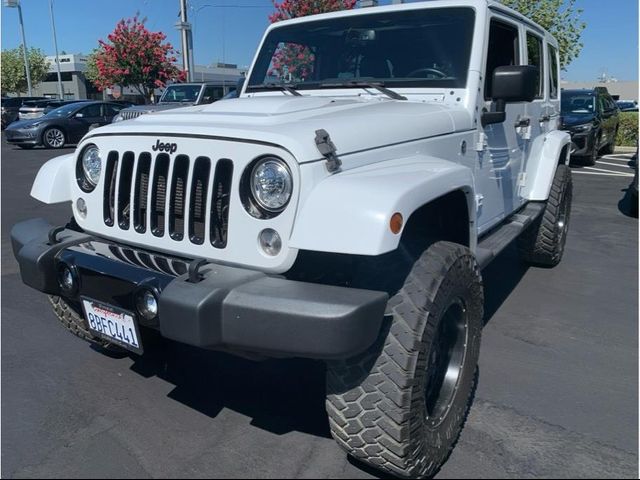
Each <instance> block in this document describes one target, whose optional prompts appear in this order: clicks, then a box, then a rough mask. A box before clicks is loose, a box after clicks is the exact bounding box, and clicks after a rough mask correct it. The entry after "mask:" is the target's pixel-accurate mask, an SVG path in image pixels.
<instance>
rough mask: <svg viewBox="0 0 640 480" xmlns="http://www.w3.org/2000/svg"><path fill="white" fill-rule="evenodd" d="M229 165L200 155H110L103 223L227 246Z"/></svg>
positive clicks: (106, 170)
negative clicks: (192, 156)
mask: <svg viewBox="0 0 640 480" xmlns="http://www.w3.org/2000/svg"><path fill="white" fill-rule="evenodd" d="M232 176H233V163H232V161H231V160H228V159H220V160H217V161H215V160H211V159H210V158H209V157H204V156H199V157H197V158H195V159H194V160H192V159H191V158H189V156H187V155H177V156H176V157H175V158H174V159H173V160H172V159H171V158H170V156H169V155H168V154H166V153H159V154H157V155H155V159H154V158H153V155H152V154H151V153H150V152H143V153H141V154H139V155H138V157H137V159H136V156H135V154H134V153H133V152H123V153H120V152H116V151H111V152H109V154H108V155H107V161H106V165H105V181H104V197H103V202H104V206H103V214H104V223H105V225H107V226H109V227H112V226H117V227H118V228H120V229H122V230H129V229H130V228H133V229H134V230H135V231H136V232H137V233H140V234H151V235H154V236H156V237H164V236H165V235H168V236H169V237H170V238H171V239H173V240H175V241H179V242H180V241H189V242H191V243H193V244H196V245H202V244H204V243H205V241H206V239H207V232H208V233H209V241H210V242H211V245H212V246H213V247H215V248H225V247H226V246H227V232H228V229H229V225H228V221H229V203H230V190H231V180H232Z"/></svg>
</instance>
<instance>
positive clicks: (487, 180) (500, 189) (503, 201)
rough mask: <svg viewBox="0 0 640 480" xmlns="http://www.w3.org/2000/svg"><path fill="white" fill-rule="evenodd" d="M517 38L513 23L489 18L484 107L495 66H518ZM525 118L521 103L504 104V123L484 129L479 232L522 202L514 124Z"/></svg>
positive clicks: (522, 142)
mask: <svg viewBox="0 0 640 480" xmlns="http://www.w3.org/2000/svg"><path fill="white" fill-rule="evenodd" d="M520 58H521V53H520V36H519V29H518V26H517V25H516V24H512V23H510V22H508V21H507V20H502V19H497V18H493V19H492V20H491V24H490V30H489V44H488V48H487V63H486V70H485V75H484V77H485V89H484V97H485V108H486V109H487V110H488V111H490V110H491V108H492V106H493V102H492V99H491V88H492V80H493V72H494V70H495V69H496V68H497V67H501V66H506V65H519V64H520ZM524 116H525V104H524V103H507V105H506V120H505V121H504V122H503V123H496V124H491V125H487V126H486V127H485V128H484V134H485V135H486V142H487V149H486V150H485V152H484V154H483V155H481V156H480V159H479V166H478V170H479V171H478V172H477V176H476V181H477V183H478V185H477V186H478V187H479V188H478V190H479V191H480V192H481V198H478V199H477V201H478V203H479V209H478V225H479V230H480V232H483V231H485V230H487V229H488V228H490V227H491V226H492V225H494V224H495V223H496V222H498V221H499V220H501V219H502V218H504V217H506V216H507V215H509V214H510V213H511V212H513V211H514V210H516V209H517V208H518V207H519V206H520V205H521V203H522V201H521V197H520V196H519V192H518V190H519V189H518V177H519V175H520V172H521V170H522V165H523V157H524V152H525V150H526V138H525V135H524V134H523V132H522V131H521V129H520V128H518V126H517V125H518V124H519V123H520V122H521V121H522V120H523V118H524Z"/></svg>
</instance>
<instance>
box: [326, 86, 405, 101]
mask: <svg viewBox="0 0 640 480" xmlns="http://www.w3.org/2000/svg"><path fill="white" fill-rule="evenodd" d="M320 87H321V88H373V89H374V90H377V91H379V92H380V93H383V94H385V95H386V96H387V97H389V98H391V99H393V100H406V99H407V97H405V96H404V95H400V94H399V93H398V92H394V91H393V90H390V89H388V88H386V87H385V86H384V83H382V82H360V81H357V82H355V81H354V82H338V83H322V84H320Z"/></svg>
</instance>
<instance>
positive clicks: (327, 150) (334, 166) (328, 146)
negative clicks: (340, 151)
mask: <svg viewBox="0 0 640 480" xmlns="http://www.w3.org/2000/svg"><path fill="white" fill-rule="evenodd" d="M316 146H317V147H318V151H319V152H320V153H321V154H322V156H323V157H324V158H326V159H327V170H329V172H331V173H334V172H337V171H338V170H340V167H341V166H342V160H340V159H339V158H338V155H337V154H336V146H335V145H334V144H333V142H332V141H331V136H330V135H329V133H328V132H327V131H326V130H316Z"/></svg>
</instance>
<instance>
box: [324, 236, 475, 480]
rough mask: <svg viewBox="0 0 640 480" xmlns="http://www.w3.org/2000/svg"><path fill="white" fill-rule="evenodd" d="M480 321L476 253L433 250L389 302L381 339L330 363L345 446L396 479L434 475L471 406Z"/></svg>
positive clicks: (335, 429)
mask: <svg viewBox="0 0 640 480" xmlns="http://www.w3.org/2000/svg"><path fill="white" fill-rule="evenodd" d="M399 254H400V253H399ZM395 267H396V264H395V262H394V261H393V258H392V257H388V261H384V262H382V264H381V265H380V268H379V271H378V275H377V276H372V277H371V278H378V279H381V281H382V282H384V281H385V278H386V277H388V276H391V275H393V274H394V273H395V271H396V268H395ZM482 318H483V290H482V280H481V276H480V272H479V270H478V266H477V263H476V260H475V258H474V256H473V254H472V253H471V251H470V250H469V249H467V248H466V247H463V246H461V245H457V244H454V243H449V242H437V243H434V244H432V245H431V246H430V247H428V248H427V249H426V250H425V251H424V252H423V253H422V254H421V255H419V256H418V258H417V260H416V261H415V262H413V263H412V265H410V267H409V272H408V275H406V278H405V279H404V281H403V283H402V285H401V286H400V288H399V289H398V290H397V291H396V292H395V294H394V295H393V296H392V297H391V299H390V300H389V303H388V305H387V312H386V316H385V327H384V328H383V329H382V331H381V333H380V336H379V338H378V341H377V342H376V343H375V344H374V345H373V346H372V347H370V348H369V349H368V350H367V351H366V352H364V353H363V354H361V355H359V356H357V357H355V358H352V359H349V360H345V361H338V362H330V363H329V364H328V373H327V402H326V406H327V412H328V414H329V423H330V426H331V433H332V435H333V437H334V438H335V440H336V441H337V442H338V444H339V445H340V446H341V447H342V448H343V449H344V450H346V451H347V453H348V454H349V455H352V456H353V457H355V458H357V459H358V460H360V461H363V462H365V463H367V464H369V465H371V466H373V467H376V468H378V469H381V470H383V471H385V472H387V473H390V474H393V475H397V476H403V477H427V476H430V475H432V474H433V473H435V472H436V471H437V470H438V468H439V467H440V465H441V464H442V463H443V462H444V461H445V460H446V459H447V457H448V455H449V453H450V451H451V450H452V448H453V447H454V445H455V442H456V440H457V438H458V436H459V434H460V431H461V430H462V427H463V424H464V421H465V419H466V415H467V412H468V409H469V406H470V403H471V399H472V396H473V391H474V387H475V383H476V367H477V362H478V355H479V352H480V335H481V331H482Z"/></svg>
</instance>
